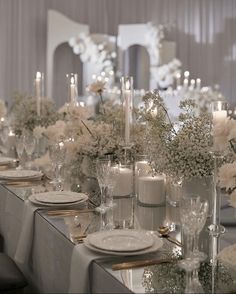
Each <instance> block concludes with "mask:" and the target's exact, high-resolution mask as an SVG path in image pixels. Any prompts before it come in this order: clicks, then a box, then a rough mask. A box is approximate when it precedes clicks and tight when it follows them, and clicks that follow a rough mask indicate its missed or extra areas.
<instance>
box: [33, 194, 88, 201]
mask: <svg viewBox="0 0 236 294" xmlns="http://www.w3.org/2000/svg"><path fill="white" fill-rule="evenodd" d="M34 198H35V199H36V200H37V201H39V202H43V203H56V204H63V203H73V202H78V201H81V200H84V194H82V193H76V192H71V191H50V192H44V193H38V194H35V195H34Z"/></svg>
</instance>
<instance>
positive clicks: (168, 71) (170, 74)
mask: <svg viewBox="0 0 236 294" xmlns="http://www.w3.org/2000/svg"><path fill="white" fill-rule="evenodd" d="M181 66H182V64H181V62H180V61H179V60H178V59H176V58H174V59H173V60H172V61H170V62H169V63H167V64H164V65H161V66H157V67H151V75H152V77H153V78H154V79H155V81H156V82H157V86H158V88H161V89H166V88H168V87H170V86H171V85H173V84H174V81H175V78H176V74H177V73H179V71H180V68H181Z"/></svg>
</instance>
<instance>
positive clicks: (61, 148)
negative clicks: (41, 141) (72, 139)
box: [49, 140, 66, 190]
mask: <svg viewBox="0 0 236 294" xmlns="http://www.w3.org/2000/svg"><path fill="white" fill-rule="evenodd" d="M65 156H66V146H65V143H64V141H63V140H60V141H58V142H56V143H54V144H52V145H50V146H49V157H50V159H51V161H52V167H53V177H54V178H53V180H52V181H51V182H50V183H51V184H53V185H54V188H55V189H56V190H63V175H62V168H63V166H64V162H65Z"/></svg>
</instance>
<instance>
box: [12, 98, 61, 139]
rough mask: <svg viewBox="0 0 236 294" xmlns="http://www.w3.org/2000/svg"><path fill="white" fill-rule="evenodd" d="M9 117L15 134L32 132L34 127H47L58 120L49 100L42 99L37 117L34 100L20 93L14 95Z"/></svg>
mask: <svg viewBox="0 0 236 294" xmlns="http://www.w3.org/2000/svg"><path fill="white" fill-rule="evenodd" d="M9 115H10V120H11V124H12V127H13V129H14V131H15V133H16V134H21V133H22V130H24V129H26V130H30V131H33V130H34V128H35V127H36V126H44V127H47V126H49V125H51V124H54V123H55V122H56V121H57V120H58V119H59V118H60V114H59V113H58V112H57V111H56V108H55V105H54V103H53V101H52V100H51V99H49V98H46V97H42V100H41V115H40V116H38V115H37V100H36V98H35V97H28V96H27V95H25V94H20V93H16V94H15V95H14V97H13V104H12V107H11V109H10V113H9Z"/></svg>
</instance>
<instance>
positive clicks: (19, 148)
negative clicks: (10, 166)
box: [16, 135, 25, 169]
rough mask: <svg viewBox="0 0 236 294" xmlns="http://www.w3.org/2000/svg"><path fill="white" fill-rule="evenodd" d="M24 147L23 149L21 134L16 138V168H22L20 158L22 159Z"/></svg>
mask: <svg viewBox="0 0 236 294" xmlns="http://www.w3.org/2000/svg"><path fill="white" fill-rule="evenodd" d="M24 149H25V143H24V136H23V135H21V136H19V137H17V138H16V152H17V155H18V158H19V166H18V167H17V169H23V166H22V162H21V160H22V155H23V152H24Z"/></svg>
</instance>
